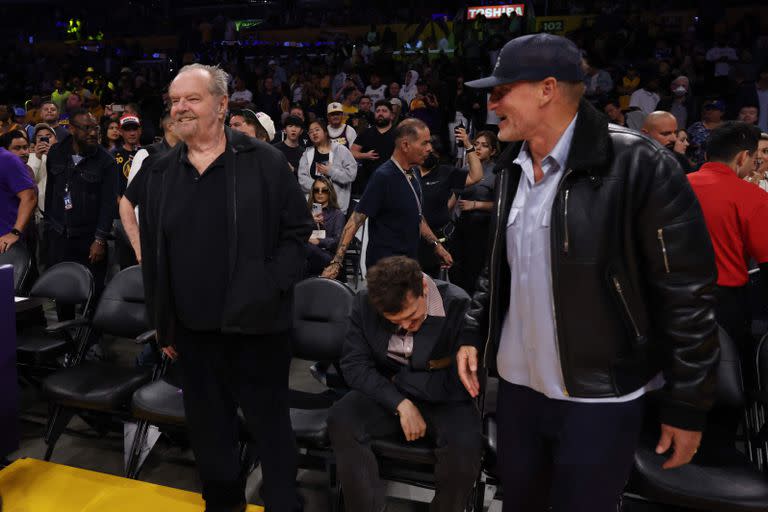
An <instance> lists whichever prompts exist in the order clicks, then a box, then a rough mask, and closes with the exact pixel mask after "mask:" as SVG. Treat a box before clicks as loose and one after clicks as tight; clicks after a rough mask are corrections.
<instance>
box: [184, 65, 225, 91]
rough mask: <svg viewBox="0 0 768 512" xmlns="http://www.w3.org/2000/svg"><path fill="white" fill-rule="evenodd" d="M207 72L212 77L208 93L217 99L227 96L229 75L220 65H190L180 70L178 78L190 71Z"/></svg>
mask: <svg viewBox="0 0 768 512" xmlns="http://www.w3.org/2000/svg"><path fill="white" fill-rule="evenodd" d="M198 70H200V71H205V72H206V73H208V75H209V76H210V80H209V81H208V91H209V92H210V93H211V94H212V95H213V96H217V97H221V96H227V94H228V88H227V84H228V83H229V74H228V73H227V72H226V71H224V70H223V69H221V68H220V67H219V66H218V65H216V66H208V65H206V64H199V63H197V62H196V63H194V64H188V65H186V66H184V67H183V68H181V69H180V70H179V73H178V74H177V75H176V77H177V78H178V77H179V76H181V74H182V73H186V72H188V71H198Z"/></svg>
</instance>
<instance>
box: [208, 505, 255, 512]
mask: <svg viewBox="0 0 768 512" xmlns="http://www.w3.org/2000/svg"><path fill="white" fill-rule="evenodd" d="M247 506H248V504H247V503H240V504H238V505H206V506H205V512H245V509H246V507H247Z"/></svg>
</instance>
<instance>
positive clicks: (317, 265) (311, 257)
mask: <svg viewBox="0 0 768 512" xmlns="http://www.w3.org/2000/svg"><path fill="white" fill-rule="evenodd" d="M331 259H333V255H332V254H331V253H330V252H328V251H324V250H323V249H321V248H320V247H318V246H317V245H313V244H310V243H307V275H309V276H319V275H320V274H322V273H323V270H325V267H327V266H328V264H329V263H330V262H331Z"/></svg>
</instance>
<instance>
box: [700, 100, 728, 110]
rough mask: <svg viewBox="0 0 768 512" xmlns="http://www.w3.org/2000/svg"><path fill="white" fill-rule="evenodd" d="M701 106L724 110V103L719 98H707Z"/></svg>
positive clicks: (705, 108)
mask: <svg viewBox="0 0 768 512" xmlns="http://www.w3.org/2000/svg"><path fill="white" fill-rule="evenodd" d="M702 108H703V109H704V110H719V111H720V112H725V103H723V102H722V101H720V100H709V101H705V102H704V105H703V106H702Z"/></svg>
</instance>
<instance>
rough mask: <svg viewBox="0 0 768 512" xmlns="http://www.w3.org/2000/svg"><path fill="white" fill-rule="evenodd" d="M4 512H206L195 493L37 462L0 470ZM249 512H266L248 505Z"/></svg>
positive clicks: (26, 460)
mask: <svg viewBox="0 0 768 512" xmlns="http://www.w3.org/2000/svg"><path fill="white" fill-rule="evenodd" d="M0 497H1V498H2V506H1V507H0V509H1V510H2V512H154V511H162V512H202V511H203V509H204V508H205V507H204V504H203V498H202V497H201V496H200V495H199V494H197V493H194V492H189V491H182V490H179V489H173V488H171V487H163V486H162V485H156V484H150V483H147V482H141V481H139V480H130V479H128V478H122V477H119V476H114V475H107V474H105V473H98V472H96V471H88V470H85V469H80V468H73V467H71V466H64V465H62V464H54V463H53V462H44V461H41V460H36V459H19V460H17V461H15V462H13V463H12V464H11V465H10V466H8V467H7V468H5V469H3V470H2V471H0ZM247 511H248V512H263V511H264V509H263V508H262V507H257V506H256V505H249V506H248V509H247Z"/></svg>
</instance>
